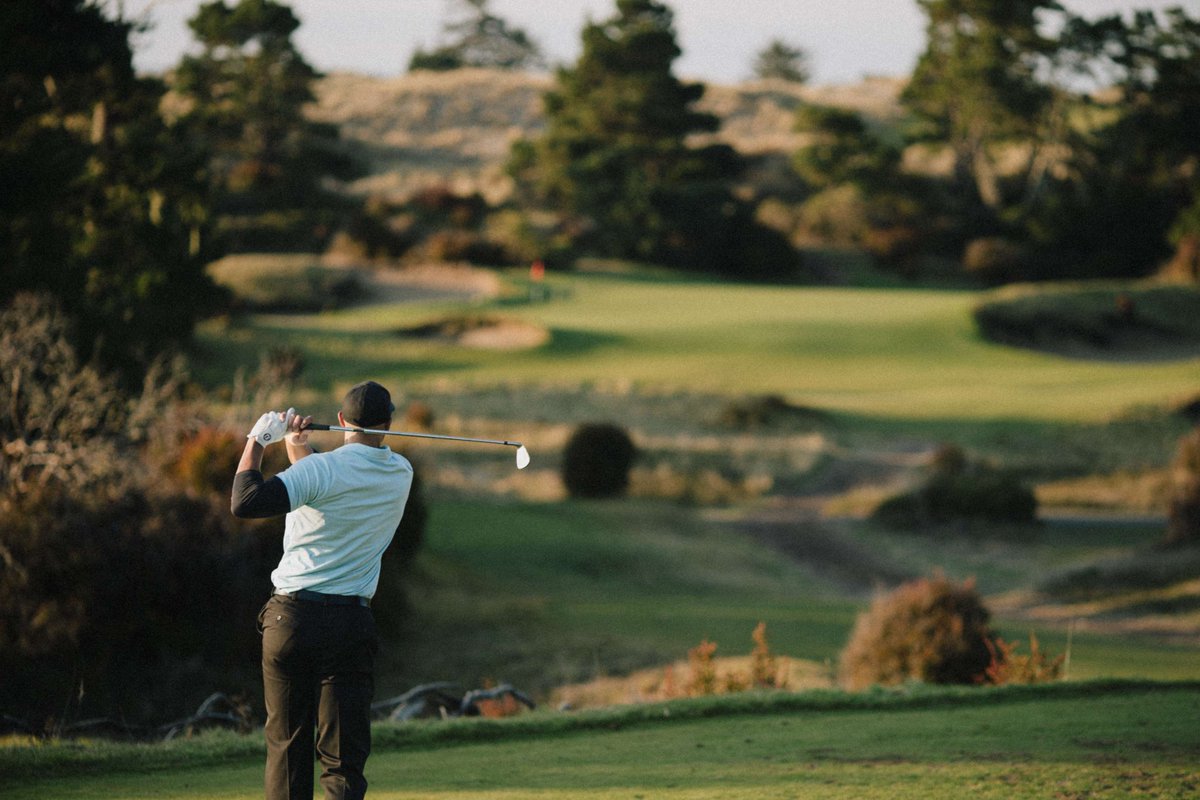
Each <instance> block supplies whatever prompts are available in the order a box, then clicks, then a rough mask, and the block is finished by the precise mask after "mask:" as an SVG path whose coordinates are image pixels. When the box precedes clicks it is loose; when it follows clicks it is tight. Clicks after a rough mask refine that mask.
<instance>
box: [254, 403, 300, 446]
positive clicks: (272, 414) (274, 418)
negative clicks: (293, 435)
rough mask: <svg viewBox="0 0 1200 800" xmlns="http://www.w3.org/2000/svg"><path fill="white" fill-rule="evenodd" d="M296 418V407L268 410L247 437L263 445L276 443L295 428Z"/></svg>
mask: <svg viewBox="0 0 1200 800" xmlns="http://www.w3.org/2000/svg"><path fill="white" fill-rule="evenodd" d="M295 419H296V409H294V408H289V409H288V410H287V411H285V412H282V413H281V412H279V411H268V412H267V413H265V414H263V415H262V416H261V417H259V418H258V422H256V423H254V427H253V428H251V429H250V433H248V434H246V438H247V439H253V440H254V441H256V442H258V443H259V444H260V445H262V446H263V447H266V446H267V445H271V444H275V443H276V442H279V441H282V440H283V437H284V435H285V434H287V433H288V431H289V430H292V429H294V425H293V421H294V420H295ZM298 435H299V434H298Z"/></svg>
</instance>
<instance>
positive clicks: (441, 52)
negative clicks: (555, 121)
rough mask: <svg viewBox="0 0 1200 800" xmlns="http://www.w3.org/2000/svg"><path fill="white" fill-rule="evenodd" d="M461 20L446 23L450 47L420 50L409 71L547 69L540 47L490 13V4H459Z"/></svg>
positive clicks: (469, 0)
mask: <svg viewBox="0 0 1200 800" xmlns="http://www.w3.org/2000/svg"><path fill="white" fill-rule="evenodd" d="M459 4H460V5H462V6H463V7H464V12H465V13H464V15H463V17H462V19H459V20H455V21H451V22H448V23H446V25H445V26H444V27H443V33H444V34H445V36H446V39H447V43H446V44H444V45H442V46H441V47H438V48H436V49H434V50H432V51H429V52H426V51H424V50H420V49H418V50H417V51H416V52H415V53H413V56H412V59H411V60H410V61H409V64H408V68H409V69H410V70H417V69H427V70H434V71H446V70H453V69H461V68H463V67H482V68H485V69H513V70H517V69H537V68H539V67H542V66H544V64H545V62H544V61H543V59H542V54H541V50H540V48H539V47H538V46H537V43H536V42H534V41H533V39H531V38H529V35H528V34H527V33H526V32H525V31H523V30H521V29H520V28H513V27H511V26H510V25H509V24H508V22H506V21H505V20H504V19H502V18H501V17H498V16H496V15H495V14H493V13H491V12H490V11H489V10H488V0H459Z"/></svg>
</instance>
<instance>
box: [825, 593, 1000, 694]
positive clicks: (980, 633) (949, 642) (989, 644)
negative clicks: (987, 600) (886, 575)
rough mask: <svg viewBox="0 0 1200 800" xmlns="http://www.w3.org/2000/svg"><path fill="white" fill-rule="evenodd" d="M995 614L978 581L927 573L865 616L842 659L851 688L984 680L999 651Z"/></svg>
mask: <svg viewBox="0 0 1200 800" xmlns="http://www.w3.org/2000/svg"><path fill="white" fill-rule="evenodd" d="M990 618H991V613H990V612H989V611H988V610H987V608H986V607H985V606H984V603H983V598H982V597H981V596H980V594H979V592H978V591H977V590H976V589H975V586H974V584H973V583H972V582H970V581H968V582H965V583H961V584H960V583H955V582H954V581H951V580H950V579H948V578H946V577H944V576H937V577H933V578H922V579H920V580H917V581H912V582H909V583H906V584H903V585H902V586H900V587H898V588H897V589H895V590H894V591H892V592H891V593H889V594H885V595H881V596H880V597H878V598H877V599H876V600H875V601H874V602H872V603H871V607H870V609H868V610H867V611H865V612H863V613H862V614H860V615H859V617H858V620H857V621H856V622H855V623H854V630H853V631H851V633H850V639H849V641H848V642H847V644H846V648H845V649H844V650H843V651H842V654H841V658H840V659H839V667H838V669H839V672H838V677H839V680H840V681H841V682H842V684H843V685H845V686H847V687H849V688H851V689H862V688H865V687H867V686H870V685H872V684H882V685H885V686H887V685H895V684H899V683H904V682H906V681H923V682H926V683H963V684H972V683H980V682H982V681H984V680H986V671H987V669H988V665H989V664H991V663H992V659H993V655H994V654H995V653H996V652H998V651H997V650H996V644H995V643H996V636H995V633H994V632H993V631H992V629H991V626H990Z"/></svg>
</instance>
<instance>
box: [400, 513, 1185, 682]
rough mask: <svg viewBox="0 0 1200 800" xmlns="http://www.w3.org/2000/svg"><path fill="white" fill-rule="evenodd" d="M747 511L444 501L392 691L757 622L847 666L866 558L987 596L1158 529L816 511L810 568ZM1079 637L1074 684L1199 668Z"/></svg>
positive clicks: (554, 674) (638, 660)
mask: <svg viewBox="0 0 1200 800" xmlns="http://www.w3.org/2000/svg"><path fill="white" fill-rule="evenodd" d="M726 517H728V518H729V521H723V520H724V519H725V518H726ZM737 519H738V514H737V513H736V512H731V513H728V514H725V515H720V516H718V517H716V518H713V517H712V516H711V515H708V514H705V513H704V512H702V511H701V510H697V509H687V508H683V507H679V506H676V505H674V504H668V503H659V502H649V501H618V502H607V503H606V502H563V503H542V504H524V503H506V504H496V503H495V502H493V501H488V500H483V499H470V498H458V499H456V500H455V501H454V502H446V503H439V504H436V505H435V506H434V508H433V515H432V517H431V519H430V527H429V530H428V532H427V540H426V550H425V552H424V554H423V556H422V559H421V561H420V562H419V564H420V567H419V569H418V570H417V572H416V573H415V574H414V575H412V576H410V577H409V578H408V579H407V580H406V584H407V595H408V597H409V602H410V604H411V605H410V607H409V611H408V613H409V616H408V617H407V618H406V619H407V620H408V621H407V622H406V623H405V625H404V627H403V630H402V631H400V633H399V641H401V642H402V643H403V644H402V645H398V646H397V647H395V648H389V647H385V656H384V660H383V662H382V665H381V669H380V675H379V682H380V691H381V694H382V695H383V696H393V695H396V694H399V693H400V692H402V691H404V690H405V689H408V688H410V687H411V686H413V685H416V684H418V683H423V682H427V681H433V680H455V681H459V682H460V683H462V684H463V685H464V686H474V685H478V684H479V683H480V682H482V681H483V680H485V679H492V680H495V681H497V682H511V683H514V684H515V685H517V686H519V687H522V688H524V689H526V690H527V691H531V692H535V693H541V692H545V691H548V690H549V689H551V688H553V687H554V686H556V685H560V684H565V683H573V682H578V681H585V680H589V679H591V678H594V677H600V676H605V675H620V674H624V673H627V672H630V671H633V670H636V669H642V668H647V667H657V666H661V665H663V664H666V663H670V662H671V661H674V660H677V659H681V658H683V657H684V656H685V655H686V653H687V651H688V649H689V648H692V647H694V646H696V645H697V644H699V643H700V641H701V640H703V639H708V640H709V641H713V642H716V643H717V644H718V645H719V651H718V654H719V655H729V656H743V655H746V654H748V653H749V652H750V651H751V649H752V647H753V642H752V641H751V638H750V635H751V632H752V631H753V630H754V626H755V625H756V624H757V623H758V622H759V621H763V622H766V623H767V626H768V634H769V637H770V641H771V647H772V650H773V651H774V652H775V653H777V654H779V655H783V656H786V657H792V658H803V659H809V660H812V661H816V662H818V663H826V662H829V663H836V660H837V657H838V654H839V653H840V651H841V649H842V648H843V647H844V645H845V643H846V641H847V639H848V637H849V632H850V628H851V627H852V625H853V623H854V619H855V616H856V615H857V613H858V612H859V611H861V610H863V609H865V608H866V606H867V604H868V603H869V601H870V599H871V597H872V595H873V592H872V585H873V578H872V577H871V576H872V573H871V572H869V571H866V570H867V568H866V567H861V565H859V564H858V563H857V562H859V561H860V560H866V559H867V558H868V556H869V557H870V558H873V559H877V560H878V561H879V562H880V563H883V564H886V565H889V566H891V567H892V568H894V569H896V570H899V571H900V572H901V573H902V574H907V575H912V576H914V577H915V576H920V575H928V574H930V573H932V572H933V571H934V570H936V569H940V570H943V571H944V572H945V573H946V574H947V575H949V576H950V577H952V578H954V579H956V580H963V579H966V578H977V580H978V585H979V587H980V589H981V591H982V592H984V594H985V595H986V596H998V595H1001V594H1004V593H1006V592H1010V591H1013V590H1019V589H1026V588H1030V587H1033V586H1036V585H1037V584H1039V583H1040V582H1042V581H1045V580H1047V579H1049V578H1050V577H1052V576H1054V575H1056V574H1059V573H1062V572H1066V571H1069V570H1072V569H1076V568H1078V567H1080V566H1084V565H1089V564H1092V563H1095V562H1097V561H1100V560H1104V559H1115V558H1123V557H1127V556H1131V555H1133V554H1136V553H1138V552H1140V551H1142V550H1143V549H1144V548H1145V545H1146V542H1147V541H1148V540H1152V538H1153V537H1154V536H1155V535H1156V532H1155V530H1154V529H1153V528H1152V526H1149V525H1145V524H1129V525H1124V526H1112V525H1100V526H1097V527H1091V526H1087V525H1071V524H1066V523H1047V524H1046V525H1044V526H1042V527H1040V528H1037V529H1033V530H1025V531H1021V532H1019V535H1015V536H1009V537H1008V538H998V539H997V538H994V537H990V536H988V535H986V534H985V532H982V531H979V532H976V533H975V534H973V535H972V534H964V533H961V532H955V531H952V530H947V531H944V532H942V533H941V534H939V535H936V536H917V535H907V536H906V535H897V534H894V533H888V532H886V531H883V530H881V529H878V528H875V527H874V526H870V525H867V524H865V523H859V522H854V521H847V522H842V523H838V524H831V523H825V524H823V525H818V523H816V522H812V523H809V524H808V525H797V527H796V530H795V535H796V536H797V537H813V536H819V537H822V538H820V539H818V540H817V544H818V545H820V546H821V547H822V550H823V551H824V555H822V556H821V558H824V559H826V560H810V561H809V562H807V563H805V562H801V561H798V560H795V559H793V558H791V557H788V556H785V555H783V554H781V553H780V552H778V551H777V550H775V549H772V548H768V547H765V546H764V545H763V544H761V543H760V542H758V541H756V540H754V539H752V538H751V537H749V536H747V535H746V534H745V533H743V532H741V531H740V530H739V529H738V528H737V527H736V521H737ZM813 525H818V527H816V528H813V527H811V526H813ZM818 555H820V554H818ZM811 557H812V556H811V555H810V558H811ZM843 561H848V562H851V563H841V562H843ZM834 567H838V569H837V570H834V569H833V568H834ZM858 568H861V569H862V570H863V571H862V572H860V573H858V574H856V573H855V569H858ZM844 576H852V579H851V582H849V583H847V582H846V580H847V578H845V577H844ZM387 577H388V576H387V575H385V579H387ZM393 577H394V576H393ZM398 594H399V590H398V589H394V588H389V586H388V585H386V584H385V585H384V586H383V587H381V590H380V595H379V602H380V604H381V605H380V609H379V614H380V616H381V618H382V617H389V616H393V615H396V614H399V611H398V610H396V609H395V607H394V605H393V603H394V602H395V599H396V598H397V596H398ZM995 624H996V627H997V629H998V630H999V632H1000V633H1001V635H1002V636H1004V638H1005V639H1007V640H1009V641H1020V642H1026V643H1027V642H1028V637H1029V633H1030V631H1031V630H1033V631H1034V632H1035V633H1036V635H1037V636H1038V638H1039V640H1040V641H1041V642H1042V645H1043V647H1044V648H1045V649H1046V650H1048V651H1049V652H1051V653H1053V654H1057V653H1061V652H1063V651H1065V650H1066V649H1067V644H1068V641H1067V640H1068V634H1067V631H1066V627H1065V625H1058V626H1055V625H1049V624H1032V623H1029V622H1026V621H1022V620H1017V619H1007V618H1005V617H1004V616H1003V615H1001V616H999V617H998V618H997V619H996V620H995ZM1070 646H1071V666H1070V676H1071V677H1072V678H1078V679H1085V678H1100V677H1144V678H1154V679H1162V680H1182V679H1192V680H1194V679H1200V650H1198V648H1197V646H1196V644H1195V642H1194V640H1192V641H1189V642H1175V643H1172V642H1170V641H1165V640H1162V639H1158V638H1153V637H1149V636H1136V635H1116V634H1102V633H1098V632H1089V631H1085V630H1084V629H1082V628H1081V629H1080V630H1078V631H1075V632H1074V633H1073V635H1072V636H1071V641H1070Z"/></svg>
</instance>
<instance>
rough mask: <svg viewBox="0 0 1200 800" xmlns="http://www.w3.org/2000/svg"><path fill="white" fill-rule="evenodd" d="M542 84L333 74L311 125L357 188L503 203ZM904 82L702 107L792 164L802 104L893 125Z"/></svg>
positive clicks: (714, 93)
mask: <svg viewBox="0 0 1200 800" xmlns="http://www.w3.org/2000/svg"><path fill="white" fill-rule="evenodd" d="M551 86H552V80H551V79H550V78H549V77H548V76H545V75H536V74H529V73H514V72H505V71H492V70H458V71H454V72H417V73H410V74H408V75H403V76H401V77H398V78H373V77H368V76H364V75H355V74H349V73H335V74H332V75H329V76H327V77H325V78H323V79H322V80H320V81H319V82H318V83H317V85H316V95H317V102H316V104H315V106H314V107H313V108H312V109H311V115H312V117H313V118H314V119H317V120H320V121H322V122H330V123H334V124H336V125H338V126H339V128H340V130H341V132H342V136H343V138H344V139H345V140H346V141H347V142H349V143H350V144H351V145H352V146H353V147H354V148H356V149H357V150H358V152H359V153H360V154H361V155H362V156H364V157H365V159H366V161H367V163H368V164H369V171H370V174H369V175H368V176H366V177H364V178H361V179H359V180H358V181H356V182H354V183H353V184H352V185H351V187H350V189H351V190H352V191H354V192H355V193H360V194H381V195H387V196H393V197H402V196H404V195H406V194H408V193H409V192H411V191H412V190H413V189H414V188H416V187H418V186H420V185H423V184H428V183H431V182H437V181H444V182H448V183H450V184H451V185H453V186H454V187H456V188H458V189H461V190H478V191H480V192H482V193H483V194H484V195H485V196H487V197H489V198H491V199H496V198H499V197H503V196H504V194H505V193H506V192H507V191H508V184H507V181H506V179H505V178H504V175H503V169H502V165H503V162H504V159H505V158H506V156H507V154H508V149H509V146H510V145H511V143H512V142H513V141H514V140H515V139H518V138H520V137H522V136H528V135H532V134H535V133H537V131H538V130H540V128H541V126H542V122H543V120H542V94H543V93H544V92H545V91H547V90H548V89H549V88H551ZM902 86H903V82H902V81H900V80H898V79H892V78H874V79H869V80H866V81H864V82H862V83H859V84H855V85H851V86H799V85H795V84H789V83H784V82H780V81H763V82H753V83H745V84H739V85H737V86H709V87H708V90H707V91H706V92H705V95H704V98H703V100H702V101H701V102H700V104H699V107H700V109H701V110H704V111H707V112H709V113H712V114H715V115H717V117H718V118H720V119H721V121H722V122H721V128H720V130H719V131H718V133H717V134H715V138H716V139H717V140H719V141H724V142H728V143H729V144H731V145H732V146H733V147H735V148H736V149H738V150H739V151H740V152H742V153H744V154H746V155H751V156H783V157H786V156H787V155H789V154H790V153H791V152H792V151H793V150H795V149H796V147H797V146H798V145H799V144H800V142H801V137H800V136H799V135H797V134H796V133H795V132H793V131H792V124H793V118H794V112H795V110H796V108H797V107H798V106H800V105H801V104H803V103H821V104H828V105H837V106H842V107H846V108H853V109H855V110H858V111H860V112H862V113H863V114H864V115H865V116H866V117H867V118H868V119H871V120H872V121H875V122H878V123H881V124H888V123H892V122H895V121H896V120H897V119H898V118H899V116H900V114H901V111H900V106H899V103H898V100H897V98H898V96H899V93H900V90H901V88H902Z"/></svg>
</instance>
